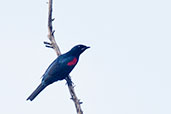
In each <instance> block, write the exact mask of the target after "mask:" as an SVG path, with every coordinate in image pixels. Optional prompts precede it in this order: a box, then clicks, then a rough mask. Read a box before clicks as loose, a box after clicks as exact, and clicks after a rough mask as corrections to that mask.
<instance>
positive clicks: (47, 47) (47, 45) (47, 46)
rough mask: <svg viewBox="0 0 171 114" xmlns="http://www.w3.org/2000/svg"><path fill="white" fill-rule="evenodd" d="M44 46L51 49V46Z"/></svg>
mask: <svg viewBox="0 0 171 114" xmlns="http://www.w3.org/2000/svg"><path fill="white" fill-rule="evenodd" d="M45 47H47V48H52V49H53V46H49V45H45Z"/></svg>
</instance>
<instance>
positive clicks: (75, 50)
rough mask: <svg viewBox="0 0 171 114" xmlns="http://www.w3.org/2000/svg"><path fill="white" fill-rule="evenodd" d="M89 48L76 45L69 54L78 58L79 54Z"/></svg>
mask: <svg viewBox="0 0 171 114" xmlns="http://www.w3.org/2000/svg"><path fill="white" fill-rule="evenodd" d="M88 48H90V47H89V46H85V45H81V44H80V45H76V46H74V47H73V48H72V49H71V50H70V53H71V54H72V55H74V56H79V55H80V54H81V53H83V52H84V51H85V50H86V49H88Z"/></svg>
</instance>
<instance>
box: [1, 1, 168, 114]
mask: <svg viewBox="0 0 171 114" xmlns="http://www.w3.org/2000/svg"><path fill="white" fill-rule="evenodd" d="M46 2H47V0H43V1H42V0H38V1H35V0H27V1H26V0H25V1H24V0H15V1H12V0H10V1H9V0H6V1H2V2H1V4H0V14H1V19H0V20H1V21H0V31H1V34H0V42H1V45H0V52H1V56H0V58H1V59H0V69H1V71H0V72H1V75H0V78H1V83H0V90H1V95H0V101H1V102H0V107H1V109H0V113H1V114H11V113H13V114H37V113H40V114H47V113H49V114H50V113H54V114H75V107H74V104H73V102H72V101H71V100H70V94H69V91H68V88H67V86H66V85H65V81H61V82H56V83H54V84H53V85H51V86H49V87H48V88H46V89H45V90H44V91H43V92H42V93H41V94H40V95H39V96H38V97H37V98H36V99H35V100H34V101H33V102H28V101H26V98H27V97H28V96H29V95H30V94H31V92H32V91H33V90H34V89H35V88H36V87H37V86H38V84H39V83H40V81H41V79H40V77H41V76H42V74H43V73H44V71H45V70H46V68H47V67H48V66H49V64H50V63H51V62H52V61H53V60H54V59H55V58H56V55H55V52H54V51H53V50H51V49H47V48H45V47H44V45H43V41H48V39H47V4H46ZM170 6H171V1H169V0H143V1H140V0H119V1H118V0H117V1H116V0H86V1H80V0H72V1H71V0H64V1H59V0H55V1H54V12H53V17H54V18H55V21H54V25H53V26H54V29H55V30H56V32H55V37H56V41H57V43H58V44H59V46H60V48H61V50H62V52H66V51H68V50H69V49H70V48H72V47H73V46H74V45H76V44H80V43H82V44H85V45H89V46H91V49H89V50H87V51H86V52H85V53H83V54H82V55H81V58H80V61H79V63H78V65H77V66H76V68H75V69H74V70H73V71H72V73H71V76H72V79H73V81H74V83H75V85H76V87H75V90H76V94H77V96H78V97H79V98H80V99H81V101H83V105H82V109H83V111H84V113H85V114H170V113H171V108H170V107H171V97H170V96H171V83H170V82H171V70H170V69H171V54H170V50H171V45H170V44H171V32H170V31H171V21H170V20H171V15H170V11H171V7H170Z"/></svg>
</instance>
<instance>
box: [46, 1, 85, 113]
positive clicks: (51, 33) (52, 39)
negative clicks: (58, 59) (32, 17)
mask: <svg viewBox="0 0 171 114" xmlns="http://www.w3.org/2000/svg"><path fill="white" fill-rule="evenodd" d="M52 2H53V1H52V0H49V13H48V31H49V33H48V38H49V40H50V42H51V43H49V42H44V44H45V45H46V47H49V48H53V49H54V50H55V52H56V54H57V56H59V55H61V51H60V49H59V46H58V45H57V43H56V41H55V37H54V32H55V30H53V26H52V21H54V20H55V18H52ZM66 81H67V85H68V89H69V92H70V94H71V99H72V100H73V102H74V103H75V108H76V111H77V114H83V111H82V110H81V105H80V104H82V102H80V100H79V99H78V98H77V96H76V94H75V91H74V85H73V83H72V81H71V77H70V76H68V77H67V78H66Z"/></svg>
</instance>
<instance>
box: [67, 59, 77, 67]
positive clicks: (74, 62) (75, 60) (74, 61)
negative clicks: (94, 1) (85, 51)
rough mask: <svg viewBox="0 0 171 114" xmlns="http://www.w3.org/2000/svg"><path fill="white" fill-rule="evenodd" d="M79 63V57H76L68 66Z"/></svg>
mask: <svg viewBox="0 0 171 114" xmlns="http://www.w3.org/2000/svg"><path fill="white" fill-rule="evenodd" d="M76 63H77V58H76V57H75V58H74V59H73V60H72V61H70V62H68V64H67V65H68V66H72V65H75V64H76Z"/></svg>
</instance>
